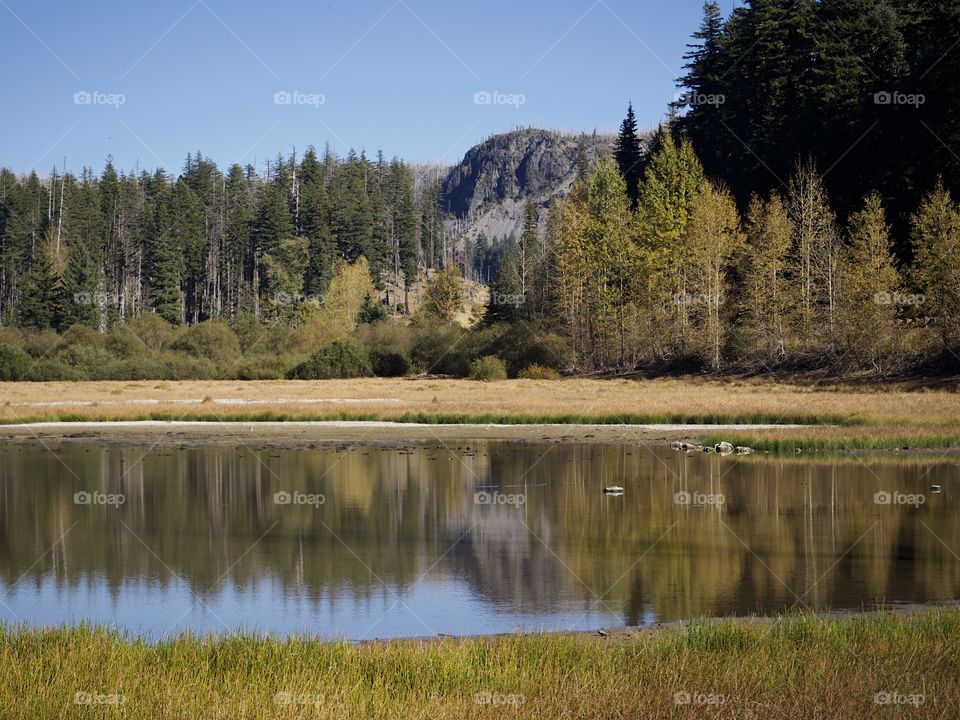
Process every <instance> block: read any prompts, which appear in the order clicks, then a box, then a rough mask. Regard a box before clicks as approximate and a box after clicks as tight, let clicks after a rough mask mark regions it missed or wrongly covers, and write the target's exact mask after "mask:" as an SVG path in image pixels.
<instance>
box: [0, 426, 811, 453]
mask: <svg viewBox="0 0 960 720" xmlns="http://www.w3.org/2000/svg"><path fill="white" fill-rule="evenodd" d="M796 427H801V426H797V425H748V424H731V425H689V424H688V425H568V424H549V425H497V424H444V425H434V424H426V423H396V422H387V421H292V422H221V421H210V422H206V421H160V420H143V421H115V422H39V423H25V424H19V425H4V426H0V440H6V441H31V440H34V441H36V440H44V441H47V440H52V441H88V442H123V443H130V444H150V445H156V446H158V447H169V446H183V445H191V446H201V445H203V446H206V445H235V444H238V443H250V442H256V443H258V444H264V445H270V446H274V447H281V446H291V447H302V446H305V445H306V446H310V445H316V446H321V445H325V444H339V443H344V442H350V443H371V444H376V443H389V442H408V441H409V442H414V441H422V440H427V441H429V440H440V441H447V440H451V441H452V440H515V441H526V442H554V443H560V442H578V443H579V442H603V443H645V444H659V443H668V442H672V441H674V440H679V439H688V438H691V437H693V436H694V435H696V434H697V433H703V432H710V433H715V432H723V431H743V430H779V429H791V428H796Z"/></svg>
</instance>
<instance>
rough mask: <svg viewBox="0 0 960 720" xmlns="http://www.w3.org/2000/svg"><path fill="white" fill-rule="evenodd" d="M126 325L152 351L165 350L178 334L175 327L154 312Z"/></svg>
mask: <svg viewBox="0 0 960 720" xmlns="http://www.w3.org/2000/svg"><path fill="white" fill-rule="evenodd" d="M126 325H127V327H128V328H130V330H132V331H133V333H134V335H136V336H137V337H138V338H140V339H141V340H142V341H143V343H144V345H146V346H147V347H148V348H150V349H151V350H163V349H164V348H165V347H166V346H167V345H169V344H170V343H171V342H173V337H174V335H175V334H176V331H175V330H174V328H173V325H171V324H170V323H168V322H167V321H166V320H164V319H163V318H162V317H160V316H159V315H157V314H156V313H153V312H148V313H144V314H143V315H140V316H139V317H135V318H132V319H131V320H128V321H127V323H126Z"/></svg>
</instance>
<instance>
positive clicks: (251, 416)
mask: <svg viewBox="0 0 960 720" xmlns="http://www.w3.org/2000/svg"><path fill="white" fill-rule="evenodd" d="M137 420H164V421H183V422H191V421H193V422H304V421H331V420H333V421H351V420H352V421H370V420H383V421H390V422H397V423H426V424H433V425H464V424H495V425H547V424H555V425H658V424H670V425H688V424H695V425H733V424H751V425H767V424H771V425H773V424H790V425H839V426H859V425H866V424H868V421H867V420H865V419H863V418H859V417H845V416H839V415H805V414H797V415H783V414H779V413H743V414H737V415H729V414H716V413H704V414H688V413H664V414H646V415H645V414H642V413H627V414H600V415H579V414H562V415H509V414H506V415H505V414H499V413H429V412H407V413H403V414H401V415H388V414H380V413H352V412H333V413H279V412H269V411H268V412H250V413H219V412H213V413H196V412H190V413H171V412H153V413H143V414H139V415H117V416H107V417H103V416H91V415H85V414H83V413H50V414H46V415H33V416H24V417H18V418H4V419H0V425H14V424H21V423H36V422H88V421H92V422H110V421H137Z"/></svg>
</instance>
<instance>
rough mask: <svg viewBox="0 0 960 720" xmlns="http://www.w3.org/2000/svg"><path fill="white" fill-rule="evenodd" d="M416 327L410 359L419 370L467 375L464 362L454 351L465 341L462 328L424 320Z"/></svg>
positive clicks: (441, 373) (439, 373) (414, 327)
mask: <svg viewBox="0 0 960 720" xmlns="http://www.w3.org/2000/svg"><path fill="white" fill-rule="evenodd" d="M412 328H413V334H414V337H413V342H412V343H411V347H410V360H411V361H412V362H413V365H414V366H415V367H416V368H417V369H418V370H420V371H422V372H426V373H432V374H438V375H460V376H463V375H465V374H466V372H467V369H468V368H467V367H464V365H465V364H466V363H465V362H464V359H463V358H462V357H458V356H457V355H456V354H455V353H454V352H453V351H454V350H455V349H456V348H457V346H458V345H459V343H460V341H461V340H462V339H463V334H464V329H463V328H462V327H460V326H459V325H457V324H456V323H446V322H440V321H434V320H421V321H417V322H416V323H414V325H413V326H412Z"/></svg>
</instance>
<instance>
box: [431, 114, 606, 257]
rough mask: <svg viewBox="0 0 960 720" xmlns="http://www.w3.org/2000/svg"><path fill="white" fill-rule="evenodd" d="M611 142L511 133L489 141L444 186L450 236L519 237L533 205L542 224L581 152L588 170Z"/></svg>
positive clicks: (572, 173) (599, 138)
mask: <svg viewBox="0 0 960 720" xmlns="http://www.w3.org/2000/svg"><path fill="white" fill-rule="evenodd" d="M613 141H614V138H613V136H610V135H600V134H596V133H593V134H581V135H575V134H569V133H561V132H555V131H548V130H536V129H527V130H516V131H514V132H508V133H503V134H500V135H494V136H493V137H491V138H489V139H488V140H486V141H484V142H482V143H480V144H479V145H476V146H474V147H473V148H471V149H470V150H468V151H467V154H466V155H465V156H464V157H463V160H462V161H460V163H459V164H457V165H455V166H454V167H452V168H450V169H449V171H448V172H447V175H446V179H445V180H443V184H442V187H443V203H444V207H445V208H446V209H447V212H448V213H449V215H448V224H449V227H450V229H451V230H452V234H453V235H454V236H459V237H461V238H462V237H476V236H477V235H478V234H479V233H481V232H483V233H485V234H486V235H487V237H489V238H492V237H494V236H505V235H509V234H510V233H513V232H515V233H517V234H518V235H519V233H520V228H521V225H522V222H523V211H524V206H525V205H526V203H527V201H528V200H532V201H533V202H534V204H535V205H536V206H537V208H538V210H539V212H540V220H541V223H542V222H543V221H544V218H545V215H546V213H545V211H546V207H547V205H548V204H549V203H550V201H551V200H552V199H553V198H555V197H562V196H564V195H566V194H567V193H568V192H569V190H570V186H571V185H572V184H573V181H574V179H575V177H576V174H577V155H578V153H579V149H580V148H581V147H583V150H584V152H585V153H586V157H587V160H588V161H589V162H590V163H591V164H592V163H593V162H595V161H596V160H597V158H599V157H600V156H601V155H602V154H604V153H609V152H611V151H612V149H613Z"/></svg>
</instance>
